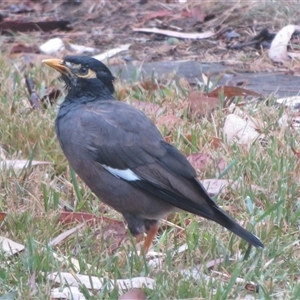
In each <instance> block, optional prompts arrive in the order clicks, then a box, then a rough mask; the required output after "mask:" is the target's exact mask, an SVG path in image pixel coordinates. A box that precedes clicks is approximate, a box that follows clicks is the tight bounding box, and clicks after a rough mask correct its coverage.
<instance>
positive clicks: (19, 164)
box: [0, 159, 53, 170]
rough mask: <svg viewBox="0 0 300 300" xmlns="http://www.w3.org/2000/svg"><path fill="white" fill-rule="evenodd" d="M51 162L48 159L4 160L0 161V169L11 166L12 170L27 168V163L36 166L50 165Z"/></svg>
mask: <svg viewBox="0 0 300 300" xmlns="http://www.w3.org/2000/svg"><path fill="white" fill-rule="evenodd" d="M51 164H53V163H52V162H48V161H39V160H32V161H29V160H22V159H16V160H4V161H0V170H3V169H9V168H13V169H14V170H22V169H24V168H28V166H29V165H31V166H38V165H51Z"/></svg>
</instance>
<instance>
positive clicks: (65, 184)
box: [0, 2, 300, 300]
mask: <svg viewBox="0 0 300 300" xmlns="http://www.w3.org/2000/svg"><path fill="white" fill-rule="evenodd" d="M271 4H273V2H270V3H268V6H267V7H268V8H270V7H273V8H272V9H275V8H274V6H272V5H271ZM266 5H267V4H266ZM270 5H271V6H270ZM276 5H279V4H278V3H277V2H276ZM270 9H271V8H270ZM253 11H254V9H253V10H251V13H252V12H253ZM276 11H277V13H278V14H280V13H282V14H283V13H284V12H286V13H288V12H289V13H290V15H288V18H287V19H288V20H290V18H292V17H293V16H294V13H293V11H292V10H291V9H286V10H279V9H277V10H276ZM258 12H259V13H262V11H260V10H258ZM272 15H273V13H272ZM282 18H286V16H283V17H282ZM20 70H21V71H20ZM25 71H27V72H28V73H29V74H30V76H31V77H32V78H34V79H35V80H36V81H37V89H38V91H39V92H40V93H41V94H43V91H44V90H45V86H50V85H53V84H54V85H55V86H61V84H60V83H59V82H58V81H57V80H56V78H57V74H56V73H54V72H51V71H50V70H49V69H48V68H46V67H44V66H42V65H41V64H40V63H39V62H38V63H36V64H35V65H34V66H30V67H29V66H27V68H26V70H25ZM23 73H24V70H23V69H22V68H21V69H20V68H19V66H18V65H16V63H15V62H13V61H10V60H7V59H4V58H3V57H2V58H0V82H1V87H0V88H1V94H0V143H1V148H2V149H4V151H5V155H6V158H7V159H18V158H22V159H30V158H33V159H35V160H44V161H50V162H53V165H50V166H38V167H31V168H28V169H24V170H22V171H14V170H12V169H6V170H1V172H0V212H1V211H3V212H6V213H7V217H6V219H5V220H4V221H3V222H2V223H0V236H5V237H8V238H10V239H12V240H13V241H15V242H18V243H21V244H23V245H25V251H24V252H21V253H19V254H18V255H15V256H11V257H7V256H6V255H5V254H4V253H3V252H2V251H0V299H50V296H49V295H50V291H51V289H52V288H53V286H55V285H54V284H53V282H51V281H49V280H48V279H47V275H48V274H50V273H51V272H56V271H57V272H62V271H66V272H68V271H70V270H73V271H74V272H77V270H76V268H75V266H74V264H73V263H72V262H71V258H72V257H73V258H76V259H77V260H78V262H79V273H80V274H87V275H91V276H98V277H104V278H107V279H111V280H117V279H126V278H131V277H138V276H147V277H150V278H153V279H155V281H156V285H155V287H154V289H153V290H151V289H147V288H145V293H146V294H147V297H148V298H149V299H188V298H193V299H212V300H213V299H244V298H245V296H246V295H247V294H251V295H252V296H253V299H299V298H300V288H299V275H300V272H299V268H300V259H299V256H300V252H299V216H300V205H299V203H300V202H299V196H300V189H299V179H298V173H299V167H300V164H299V161H298V158H297V157H296V156H295V155H294V154H293V152H292V150H291V146H293V147H294V148H295V149H296V150H299V148H300V147H299V142H298V141H299V133H298V132H297V131H295V130H293V129H292V128H291V127H287V128H285V130H283V129H282V127H281V126H280V125H279V123H278V120H279V119H280V117H281V116H282V115H283V114H284V113H285V111H284V109H282V108H278V107H276V106H275V105H274V101H273V99H271V98H270V99H266V101H262V102H258V103H255V104H252V105H251V106H249V107H244V108H243V110H244V111H247V113H248V114H250V115H251V116H253V117H254V118H257V119H259V120H261V121H262V122H263V124H264V126H263V128H261V130H262V132H263V133H264V134H265V140H266V143H264V144H261V143H260V142H258V141H257V142H256V143H254V144H253V145H251V147H250V148H245V147H242V146H239V145H236V144H233V145H230V144H228V143H227V142H226V138H225V137H224V133H223V125H224V119H225V117H226V115H227V114H228V112H227V111H226V110H224V109H217V110H215V111H214V112H213V113H212V116H210V115H207V116H205V117H202V118H201V119H197V120H191V119H189V118H188V116H187V102H186V95H187V94H188V92H189V88H187V87H185V88H184V87H180V86H179V85H178V82H175V81H174V82H173V81H171V80H170V81H169V82H168V83H167V84H166V86H165V87H161V88H160V89H158V90H152V89H150V90H145V89H143V87H139V88H134V89H133V88H131V87H130V86H129V85H125V84H124V83H120V82H117V92H116V95H117V97H119V98H122V100H124V101H128V102H129V101H130V99H138V100H139V99H145V98H147V99H150V101H151V102H153V103H156V104H158V105H160V106H162V107H163V108H165V109H163V110H160V111H159V112H158V113H157V114H156V115H151V117H152V118H153V120H154V121H155V120H156V118H157V117H159V116H160V115H164V114H167V113H174V112H176V115H177V116H180V117H181V119H182V121H183V122H182V124H181V125H180V126H175V128H171V129H170V128H166V127H162V128H161V131H162V132H163V133H164V135H165V136H168V139H169V140H170V141H171V143H172V144H173V145H175V146H176V147H178V148H179V149H180V150H181V151H182V152H183V153H184V154H186V155H189V154H191V153H197V152H200V151H203V152H206V153H210V154H211V155H212V157H213V159H214V160H215V161H217V160H218V159H219V158H223V159H224V160H225V161H226V163H227V166H229V165H231V167H230V168H228V171H227V172H224V173H223V172H222V171H221V170H220V169H219V168H218V166H217V164H216V163H215V164H214V163H213V164H210V165H209V166H208V167H206V168H205V169H204V170H203V171H202V172H201V174H200V176H201V178H218V177H222V178H224V179H232V180H237V181H239V182H240V185H239V187H238V188H237V189H231V190H229V191H228V192H227V193H226V196H225V197H222V196H220V197H217V198H216V201H217V203H218V204H219V205H220V206H222V208H223V209H225V210H226V211H228V212H229V213H230V214H231V215H232V216H234V217H235V218H236V219H237V220H238V221H239V222H241V223H243V224H244V226H245V227H246V228H247V229H249V230H250V231H252V232H253V233H255V234H256V235H258V236H259V237H260V238H261V240H262V241H263V242H264V244H265V246H266V248H265V250H263V251H262V250H257V249H253V248H252V249H251V250H249V249H248V245H247V243H245V242H244V241H242V240H241V239H239V238H238V237H236V236H234V235H233V234H231V233H230V232H228V231H226V230H224V229H223V228H221V227H220V226H219V225H217V224H215V223H212V222H210V221H207V220H203V219H201V218H198V217H195V216H193V215H190V214H186V213H180V214H176V215H174V216H172V218H171V219H170V221H171V222H172V223H173V224H175V225H176V226H175V225H173V226H166V225H165V224H163V225H162V227H163V230H161V231H160V232H159V235H158V236H157V237H156V239H155V243H154V245H153V247H154V250H156V251H158V252H162V253H165V255H166V256H165V259H164V263H163V267H162V268H159V267H152V266H151V265H149V262H148V261H145V259H143V258H141V257H140V256H138V255H137V253H136V251H135V246H134V241H133V240H132V239H130V238H127V239H126V240H125V242H124V243H122V244H121V247H120V248H119V249H118V250H120V251H125V253H126V254H125V259H124V263H123V264H122V265H121V264H120V257H118V256H117V255H116V254H111V251H110V243H109V242H107V238H106V236H105V233H104V232H103V230H102V229H103V228H102V227H101V225H95V226H86V227H84V228H82V229H81V230H79V231H77V232H76V233H75V234H72V235H71V236H70V237H69V238H68V239H64V240H63V241H62V242H61V243H59V244H58V245H57V246H55V247H53V246H50V242H51V240H53V239H54V238H55V237H56V236H58V235H59V234H61V233H63V232H65V231H66V230H67V229H69V228H72V227H74V226H75V225H74V224H70V225H64V224H62V223H58V222H57V219H58V216H59V214H60V213H61V212H63V211H64V207H65V206H67V207H68V208H69V209H71V210H74V211H81V212H88V213H91V214H95V215H96V216H101V215H105V216H108V217H111V218H114V219H119V220H121V217H120V215H119V214H117V213H116V212H114V211H113V210H111V209H110V208H108V207H105V206H104V205H103V204H101V203H100V201H99V200H98V199H97V198H96V197H95V196H94V195H93V194H92V193H91V192H90V190H89V189H88V188H87V187H86V186H85V185H84V183H83V182H82V181H81V180H80V179H79V178H78V177H76V176H74V174H72V172H70V170H69V167H68V164H67V162H66V160H65V158H64V156H63V154H62V152H61V149H60V147H59V145H58V142H57V140H56V137H55V132H54V125H53V123H54V120H55V116H56V107H49V108H48V109H46V110H40V111H32V110H31V109H30V107H29V106H28V103H27V101H28V100H27V99H28V95H27V91H26V89H25V84H24V76H23ZM124 91H125V92H124ZM170 108H171V109H170ZM282 132H283V133H284V134H281V133H282ZM215 136H217V137H219V138H221V139H222V145H221V147H220V148H218V149H217V150H216V149H214V148H213V146H212V145H211V144H210V143H209V141H210V138H211V137H215ZM251 186H258V187H260V188H261V189H260V190H257V189H253V188H251ZM179 228H183V230H182V229H179ZM111 242H113V241H111ZM184 243H186V244H187V250H186V251H182V252H180V253H175V254H174V251H175V250H176V249H179V247H180V246H181V245H183V244H184ZM55 253H58V254H59V255H63V256H65V257H66V258H67V260H66V261H63V262H60V261H58V260H57V259H56V258H55V256H54V254H55ZM219 258H222V260H223V261H222V262H221V263H219V264H215V265H214V266H213V267H212V268H208V267H207V263H208V262H210V261H213V260H214V259H219ZM183 270H186V272H185V274H189V275H185V274H183V272H182V271H183ZM197 270H198V275H199V276H198V278H195V276H194V277H192V276H191V274H192V273H193V272H194V273H197ZM192 271H193V272H192ZM224 274H227V275H228V277H225V276H224ZM205 276H210V277H208V278H207V277H205ZM237 278H241V279H243V280H244V282H243V283H236V279H237ZM249 282H253V283H255V284H256V285H257V286H258V287H259V288H258V291H257V293H253V292H249V291H247V290H246V289H245V285H246V283H249ZM82 292H84V289H82ZM123 292H125V291H123ZM1 295H6V298H1ZM118 295H119V291H117V289H114V290H112V291H111V290H108V289H105V288H104V289H103V290H101V291H100V292H96V291H93V295H92V296H88V297H87V299H117V298H118Z"/></svg>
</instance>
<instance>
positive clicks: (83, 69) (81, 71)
mask: <svg viewBox="0 0 300 300" xmlns="http://www.w3.org/2000/svg"><path fill="white" fill-rule="evenodd" d="M87 71H88V68H87V67H81V68H80V69H79V73H80V74H86V73H87Z"/></svg>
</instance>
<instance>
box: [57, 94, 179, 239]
mask: <svg viewBox="0 0 300 300" xmlns="http://www.w3.org/2000/svg"><path fill="white" fill-rule="evenodd" d="M112 104H113V108H110V107H111V105H112ZM99 112H100V113H99ZM118 114H119V115H123V114H124V115H127V116H129V118H116V115H118ZM130 114H132V116H130ZM103 116H105V118H103ZM141 119H142V121H141ZM120 125H121V126H120ZM124 128H126V130H125V129H124ZM56 132H57V136H58V139H59V142H60V145H61V148H62V150H63V152H64V154H65V156H66V157H67V158H68V161H69V163H70V165H71V166H72V168H73V169H74V171H75V172H76V173H77V174H78V175H79V177H80V178H81V179H82V180H83V181H84V182H85V183H87V185H88V186H89V188H90V189H91V190H92V191H93V193H95V194H96V195H97V196H98V197H99V198H100V200H101V201H103V202H104V203H106V204H108V205H110V206H111V207H113V208H114V209H115V210H117V211H119V212H120V213H122V214H123V216H124V218H125V219H126V220H127V222H128V223H129V227H130V229H132V228H131V227H139V229H138V228H136V229H135V230H133V231H134V232H135V231H137V232H136V234H139V233H142V232H144V231H145V228H143V226H144V223H143V219H150V220H159V219H161V218H163V217H165V216H166V215H167V214H169V213H170V212H172V211H174V210H176V208H175V207H174V206H172V205H169V204H168V203H166V202H164V201H162V200H160V199H158V198H157V197H154V196H153V195H151V194H148V193H146V192H145V191H143V190H140V189H132V188H131V185H130V183H128V182H127V181H125V180H123V179H121V178H117V177H115V176H114V175H112V174H111V173H110V172H108V171H107V170H106V169H105V168H104V167H103V166H102V164H101V163H100V162H99V160H100V161H101V158H100V159H99V156H98V155H99V153H98V149H97V146H98V147H101V148H103V146H104V144H105V147H106V150H107V156H109V157H111V159H110V160H111V161H110V166H113V165H114V159H115V160H116V163H117V164H119V163H120V161H122V159H125V160H126V159H127V156H126V155H124V153H125V152H126V153H128V154H129V155H131V159H132V160H134V162H135V163H139V164H140V166H143V165H144V162H143V161H140V160H139V158H138V151H139V149H138V148H139V147H140V145H143V148H144V149H140V151H144V150H146V151H147V152H149V155H148V157H147V162H148V163H153V164H155V161H156V159H157V157H156V156H155V154H156V155H157V156H163V155H164V154H165V152H166V151H163V149H162V148H161V145H160V143H161V142H164V140H163V138H162V136H161V134H160V132H159V131H158V130H157V128H156V127H155V126H154V125H153V123H152V121H150V119H148V117H146V115H144V113H142V112H141V111H139V110H136V109H135V108H133V107H132V106H130V105H127V104H125V103H121V102H118V101H115V100H107V101H99V102H91V103H87V104H81V103H72V104H71V105H70V104H69V105H67V106H66V105H62V106H61V108H60V110H59V114H58V117H57V120H56ZM87 132H88V133H89V134H86V133H87ZM141 133H144V134H143V135H140V134H141ZM101 136H106V140H105V141H104V140H101ZM118 141H120V142H121V143H122V146H121V147H120V148H119V149H120V152H119V153H114V152H115V148H116V144H117V143H118ZM141 142H142V143H141ZM110 144H111V145H112V147H111V148H110ZM124 148H126V149H124ZM122 150H123V151H122ZM153 155H154V156H153ZM121 156H123V157H121ZM103 159H105V157H104V158H103ZM124 163H126V162H124ZM174 163H175V164H176V162H174ZM124 168H125V169H126V167H124ZM161 176H162V174H157V179H158V180H159V178H161ZM145 193H146V194H147V197H146V198H145ZM135 203H136V205H135ZM140 219H141V220H140ZM130 223H134V224H132V225H133V226H130Z"/></svg>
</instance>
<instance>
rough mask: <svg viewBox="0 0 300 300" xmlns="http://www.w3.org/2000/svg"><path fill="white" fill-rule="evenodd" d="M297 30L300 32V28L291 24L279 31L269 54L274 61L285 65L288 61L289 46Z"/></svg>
mask: <svg viewBox="0 0 300 300" xmlns="http://www.w3.org/2000/svg"><path fill="white" fill-rule="evenodd" d="M295 30H300V26H298V25H292V24H289V25H286V26H284V27H283V28H281V30H279V31H278V33H277V34H276V36H275V38H274V39H273V41H272V43H271V47H270V49H269V52H268V54H269V58H270V59H271V60H272V61H274V62H281V63H283V62H285V61H286V60H288V58H289V56H288V52H287V45H288V43H289V41H290V39H291V36H292V34H293V33H294V31H295Z"/></svg>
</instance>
